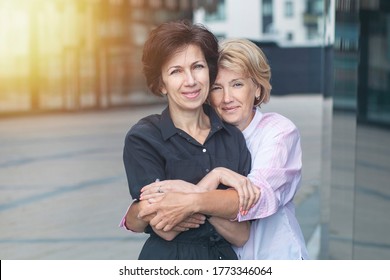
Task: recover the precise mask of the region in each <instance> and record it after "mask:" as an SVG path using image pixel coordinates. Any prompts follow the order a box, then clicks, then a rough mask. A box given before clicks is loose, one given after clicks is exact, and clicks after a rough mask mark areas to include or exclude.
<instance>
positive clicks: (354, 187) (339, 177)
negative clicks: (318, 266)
mask: <svg viewBox="0 0 390 280" xmlns="http://www.w3.org/2000/svg"><path fill="white" fill-rule="evenodd" d="M333 52H334V58H333V73H334V84H333V86H332V90H331V97H328V98H325V102H324V111H325V112H326V113H327V114H328V116H330V117H329V118H328V119H326V120H325V121H324V141H323V163H324V166H323V167H324V171H323V179H322V184H323V185H322V187H323V188H322V207H321V208H322V221H321V225H322V232H321V233H322V234H321V254H320V258H322V259H390V218H389V213H390V182H389V179H390V147H389V145H388V143H390V118H389V115H390V106H389V104H390V5H389V2H388V1H342V0H340V1H336V23H335V44H334V48H333ZM326 104H328V106H326ZM329 104H330V105H329ZM324 115H326V114H324ZM329 128H330V129H329ZM327 159H328V161H327Z"/></svg>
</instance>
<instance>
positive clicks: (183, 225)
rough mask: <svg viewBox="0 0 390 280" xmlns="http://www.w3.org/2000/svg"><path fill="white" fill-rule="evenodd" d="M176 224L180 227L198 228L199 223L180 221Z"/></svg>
mask: <svg viewBox="0 0 390 280" xmlns="http://www.w3.org/2000/svg"><path fill="white" fill-rule="evenodd" d="M177 226H179V227H182V228H198V227H200V224H198V223H189V222H182V223H180V224H178V225H177Z"/></svg>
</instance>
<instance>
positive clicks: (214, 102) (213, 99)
mask: <svg viewBox="0 0 390 280" xmlns="http://www.w3.org/2000/svg"><path fill="white" fill-rule="evenodd" d="M209 101H210V105H211V106H213V107H217V106H218V103H217V99H216V96H215V94H209Z"/></svg>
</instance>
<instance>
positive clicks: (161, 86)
mask: <svg viewBox="0 0 390 280" xmlns="http://www.w3.org/2000/svg"><path fill="white" fill-rule="evenodd" d="M160 92H161V94H162V95H167V94H168V91H167V89H166V87H165V85H164V83H160Z"/></svg>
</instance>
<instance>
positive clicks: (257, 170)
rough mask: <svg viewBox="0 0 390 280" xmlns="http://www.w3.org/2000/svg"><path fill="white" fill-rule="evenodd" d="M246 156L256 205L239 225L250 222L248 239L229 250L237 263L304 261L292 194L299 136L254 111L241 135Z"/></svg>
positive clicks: (282, 120) (278, 119)
mask: <svg viewBox="0 0 390 280" xmlns="http://www.w3.org/2000/svg"><path fill="white" fill-rule="evenodd" d="M243 134H244V136H245V139H246V142H247V146H248V149H249V151H250V152H251V155H252V170H251V172H250V174H249V175H248V178H249V179H250V180H251V181H252V183H253V184H255V185H256V186H258V187H259V188H260V190H261V196H260V199H259V201H258V202H257V203H256V204H255V206H254V207H253V208H251V209H250V211H249V213H248V214H247V215H245V216H242V215H240V214H239V215H238V216H237V219H238V220H239V221H246V220H254V221H253V222H252V224H251V232H250V237H249V240H248V241H247V242H246V244H245V245H244V246H243V247H240V248H236V247H234V249H235V251H236V253H237V255H238V258H239V259H249V260H254V259H272V260H277V259H284V260H287V259H308V252H307V249H306V245H305V240H304V237H303V235H302V231H301V228H300V226H299V224H298V221H297V219H296V217H295V206H294V203H293V199H294V195H295V193H296V192H297V190H298V189H299V186H300V181H301V168H302V150H301V144H300V135H299V131H298V129H297V128H296V126H295V125H294V124H293V123H292V122H291V121H290V120H289V119H287V118H286V117H284V116H282V115H280V114H277V113H264V114H263V113H262V112H260V110H259V109H258V108H257V109H256V113H255V116H254V118H253V120H252V121H251V123H250V124H249V126H248V127H247V128H246V129H245V130H244V131H243Z"/></svg>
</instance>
